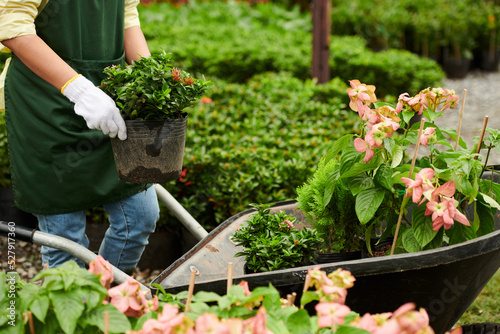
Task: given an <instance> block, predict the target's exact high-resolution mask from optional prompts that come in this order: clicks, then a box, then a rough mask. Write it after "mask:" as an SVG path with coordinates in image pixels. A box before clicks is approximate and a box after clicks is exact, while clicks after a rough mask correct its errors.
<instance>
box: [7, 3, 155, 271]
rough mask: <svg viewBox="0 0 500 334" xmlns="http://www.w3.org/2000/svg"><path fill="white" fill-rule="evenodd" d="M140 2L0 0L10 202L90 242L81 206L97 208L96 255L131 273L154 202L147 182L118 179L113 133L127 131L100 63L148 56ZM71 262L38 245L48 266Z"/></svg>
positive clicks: (44, 224)
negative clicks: (100, 211) (103, 226)
mask: <svg viewBox="0 0 500 334" xmlns="http://www.w3.org/2000/svg"><path fill="white" fill-rule="evenodd" d="M138 3H139V0H29V1H26V0H3V1H0V42H1V43H2V48H3V49H2V51H4V52H5V51H9V50H10V51H11V52H12V57H11V61H10V64H9V65H8V69H7V73H6V76H5V87H4V91H5V92H4V95H5V113H6V114H5V118H6V125H7V137H8V143H9V157H10V161H11V174H12V187H13V190H14V194H15V204H16V205H17V206H18V207H19V208H20V209H22V210H24V211H27V212H30V213H33V214H34V215H35V216H36V217H37V218H38V225H39V229H40V230H41V231H42V232H46V233H51V234H55V235H59V236H62V237H65V238H68V239H70V240H73V241H75V242H77V243H79V244H81V245H84V246H86V247H88V245H89V241H88V238H87V236H86V235H85V223H86V210H87V209H89V208H93V207H96V206H103V207H104V209H105V210H106V212H107V213H108V216H109V224H110V226H109V228H108V229H107V231H106V233H105V236H104V239H103V241H102V243H101V246H100V249H99V254H101V255H102V256H103V257H104V258H105V259H106V260H108V261H109V262H110V263H111V264H113V265H115V266H116V267H118V268H119V269H121V270H123V271H125V272H128V273H131V272H133V270H134V268H135V267H136V266H137V263H138V261H139V259H140V257H141V255H142V253H143V251H144V248H145V246H146V245H147V243H148V238H149V235H150V234H151V233H152V232H153V231H154V229H155V225H156V221H157V220H158V218H159V207H158V199H157V197H156V193H155V191H154V188H153V187H149V188H147V187H145V186H144V185H140V184H132V183H126V182H122V181H120V180H119V179H118V174H117V171H116V166H115V164H114V159H113V154H112V151H111V145H110V137H111V138H114V137H118V138H119V139H121V140H125V139H126V138H127V131H126V127H125V122H124V120H123V118H122V117H121V116H120V113H119V111H118V109H117V107H116V104H115V102H114V101H113V100H112V99H111V98H109V97H108V96H107V95H106V94H105V93H104V92H103V91H102V90H100V89H99V88H98V86H99V85H100V82H101V80H102V79H103V78H104V75H103V69H104V68H105V67H107V66H112V65H117V64H122V63H124V62H125V61H126V62H127V63H131V62H132V61H133V60H137V59H140V58H141V56H142V57H148V56H150V51H149V48H148V45H147V42H146V39H145V37H144V34H143V33H142V30H141V28H140V23H139V16H138V11H137V5H138ZM70 259H74V258H72V257H71V256H70V255H69V254H67V253H65V252H62V251H59V250H56V249H54V248H50V247H46V246H42V261H43V263H44V264H45V263H48V264H49V266H50V267H56V266H59V265H61V264H62V263H64V262H66V261H68V260H70ZM74 260H76V261H77V262H78V263H79V264H80V266H83V265H84V264H83V263H82V262H81V261H79V260H77V259H74Z"/></svg>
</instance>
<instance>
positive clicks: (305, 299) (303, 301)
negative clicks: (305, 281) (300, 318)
mask: <svg viewBox="0 0 500 334" xmlns="http://www.w3.org/2000/svg"><path fill="white" fill-rule="evenodd" d="M315 300H319V296H318V294H317V293H315V292H312V291H304V293H303V294H302V297H301V298H300V305H303V306H305V305H307V304H309V303H310V302H312V301H315Z"/></svg>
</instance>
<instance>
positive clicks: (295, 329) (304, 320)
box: [286, 309, 311, 333]
mask: <svg viewBox="0 0 500 334" xmlns="http://www.w3.org/2000/svg"><path fill="white" fill-rule="evenodd" d="M286 327H287V328H288V330H289V331H290V332H292V333H310V331H311V324H310V323H309V314H308V313H307V311H306V310H304V309H301V310H298V311H297V312H295V313H293V314H292V315H290V316H289V317H288V319H287V321H286Z"/></svg>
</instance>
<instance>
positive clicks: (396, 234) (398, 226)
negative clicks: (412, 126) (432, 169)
mask: <svg viewBox="0 0 500 334" xmlns="http://www.w3.org/2000/svg"><path fill="white" fill-rule="evenodd" d="M424 123H425V119H423V118H422V119H421V120H420V129H418V137H417V144H416V145H415V152H414V153H413V159H412V161H411V166H410V173H409V175H408V177H409V178H410V179H411V177H412V175H413V168H414V167H415V161H416V160H417V153H418V147H419V146H420V138H421V137H422V130H423V128H424ZM409 199H410V197H408V196H405V197H404V198H403V202H402V203H401V209H400V212H399V217H398V224H397V225H396V232H395V233H394V240H393V241H392V247H391V255H393V254H394V249H395V248H396V241H397V240H398V233H399V228H400V227H401V220H403V213H404V207H405V206H406V203H408V200H409Z"/></svg>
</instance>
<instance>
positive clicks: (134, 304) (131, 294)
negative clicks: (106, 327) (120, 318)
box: [108, 277, 142, 316]
mask: <svg viewBox="0 0 500 334" xmlns="http://www.w3.org/2000/svg"><path fill="white" fill-rule="evenodd" d="M139 289H140V287H139V283H138V282H137V281H136V280H134V279H133V278H132V277H129V278H128V279H127V280H126V281H125V282H123V283H122V284H120V285H118V286H115V287H114V288H111V289H109V290H108V294H109V296H110V297H111V304H112V305H114V306H115V307H116V308H117V309H118V310H120V312H122V313H123V314H125V315H126V316H137V315H138V313H139V312H140V311H141V309H142V304H141V302H140V297H139V295H138V291H139ZM139 315H140V314H139Z"/></svg>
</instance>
